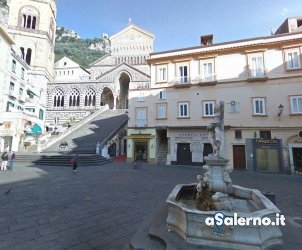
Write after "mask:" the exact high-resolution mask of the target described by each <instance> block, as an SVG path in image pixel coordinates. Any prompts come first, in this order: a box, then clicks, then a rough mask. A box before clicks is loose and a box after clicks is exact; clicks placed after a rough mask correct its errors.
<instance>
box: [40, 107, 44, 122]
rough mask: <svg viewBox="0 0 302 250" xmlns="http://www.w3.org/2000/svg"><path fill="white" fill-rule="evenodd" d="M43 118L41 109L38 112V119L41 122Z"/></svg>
mask: <svg viewBox="0 0 302 250" xmlns="http://www.w3.org/2000/svg"><path fill="white" fill-rule="evenodd" d="M43 118H44V111H43V110H42V109H40V110H39V119H40V120H43Z"/></svg>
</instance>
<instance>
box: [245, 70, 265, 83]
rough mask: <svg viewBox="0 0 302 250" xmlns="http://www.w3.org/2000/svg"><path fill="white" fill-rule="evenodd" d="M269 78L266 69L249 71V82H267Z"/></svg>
mask: <svg viewBox="0 0 302 250" xmlns="http://www.w3.org/2000/svg"><path fill="white" fill-rule="evenodd" d="M267 79H268V76H267V74H266V72H265V70H264V69H251V70H249V71H248V76H247V81H249V82H254V81H266V80H267Z"/></svg>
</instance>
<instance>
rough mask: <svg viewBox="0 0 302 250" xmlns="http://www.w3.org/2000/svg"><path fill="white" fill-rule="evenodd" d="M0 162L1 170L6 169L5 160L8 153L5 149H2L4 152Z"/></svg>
mask: <svg viewBox="0 0 302 250" xmlns="http://www.w3.org/2000/svg"><path fill="white" fill-rule="evenodd" d="M1 160H2V164H1V170H2V171H6V170H7V161H8V153H7V151H4V153H3V154H2V156H1Z"/></svg>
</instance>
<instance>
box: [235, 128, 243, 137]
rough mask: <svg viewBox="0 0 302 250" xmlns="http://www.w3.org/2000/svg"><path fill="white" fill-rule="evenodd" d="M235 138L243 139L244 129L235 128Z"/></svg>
mask: <svg viewBox="0 0 302 250" xmlns="http://www.w3.org/2000/svg"><path fill="white" fill-rule="evenodd" d="M235 139H242V130H235Z"/></svg>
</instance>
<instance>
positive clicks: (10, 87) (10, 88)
mask: <svg viewBox="0 0 302 250" xmlns="http://www.w3.org/2000/svg"><path fill="white" fill-rule="evenodd" d="M14 89H15V84H14V83H13V82H10V83H9V90H10V91H14Z"/></svg>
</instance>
